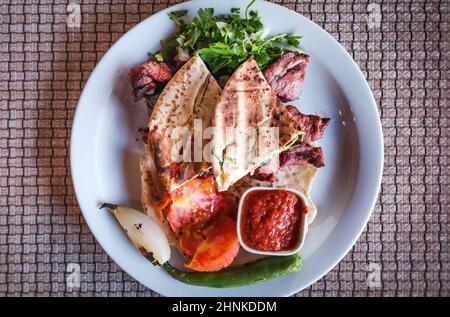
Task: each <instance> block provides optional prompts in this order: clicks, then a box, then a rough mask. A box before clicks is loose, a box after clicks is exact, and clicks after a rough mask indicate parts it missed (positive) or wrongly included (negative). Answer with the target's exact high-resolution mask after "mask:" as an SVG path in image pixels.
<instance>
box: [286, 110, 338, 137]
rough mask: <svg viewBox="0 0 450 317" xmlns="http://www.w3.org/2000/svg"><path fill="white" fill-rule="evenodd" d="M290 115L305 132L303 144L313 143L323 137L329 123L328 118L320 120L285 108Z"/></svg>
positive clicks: (317, 117)
mask: <svg viewBox="0 0 450 317" xmlns="http://www.w3.org/2000/svg"><path fill="white" fill-rule="evenodd" d="M286 109H287V110H288V111H289V113H290V114H291V115H293V116H294V118H295V119H297V122H298V123H299V124H300V126H301V127H302V130H303V131H305V132H306V135H305V137H304V138H303V142H306V143H307V142H314V141H317V140H319V139H320V138H322V137H323V133H324V132H325V129H326V127H327V126H328V124H329V123H330V118H321V117H319V116H316V115H313V114H303V113H301V112H300V111H299V110H298V109H297V108H295V107H294V106H286Z"/></svg>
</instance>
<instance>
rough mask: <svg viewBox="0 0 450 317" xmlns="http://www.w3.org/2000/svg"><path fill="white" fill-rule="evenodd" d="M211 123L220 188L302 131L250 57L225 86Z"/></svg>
mask: <svg viewBox="0 0 450 317" xmlns="http://www.w3.org/2000/svg"><path fill="white" fill-rule="evenodd" d="M214 124H215V131H214V136H213V139H212V148H213V157H212V164H213V170H214V176H215V177H216V181H217V184H218V188H219V190H220V191H224V190H227V189H228V188H229V187H230V186H231V185H232V184H233V183H234V182H236V181H237V180H239V179H241V178H242V177H244V176H245V175H246V174H248V173H249V172H250V171H252V170H254V169H255V168H257V167H258V166H260V165H261V164H262V163H264V162H265V161H267V160H269V159H270V158H272V157H274V156H275V155H277V154H279V153H280V152H282V151H283V150H284V149H285V148H286V146H287V145H289V144H290V143H292V142H294V141H295V140H296V139H297V138H298V136H299V135H300V134H301V133H302V131H301V127H300V126H299V124H298V123H297V121H296V120H295V118H294V117H293V116H292V115H291V114H290V113H289V111H287V110H286V108H285V106H284V105H283V103H282V102H281V101H280V100H279V99H278V97H277V96H276V94H275V93H274V92H273V90H272V88H271V87H270V85H269V84H268V83H267V81H266V79H265V78H264V76H263V74H262V72H261V70H260V69H259V67H258V64H257V63H256V61H255V60H254V59H253V57H251V58H249V59H248V60H247V61H246V62H244V63H243V64H242V65H241V66H239V67H238V68H237V69H236V71H235V72H234V74H233V75H232V76H231V78H230V79H229V81H228V83H227V84H226V86H225V87H224V90H223V92H222V95H221V96H220V100H219V102H218V104H217V106H216V110H215V116H214Z"/></svg>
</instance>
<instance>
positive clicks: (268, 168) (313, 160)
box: [251, 143, 325, 182]
mask: <svg viewBox="0 0 450 317" xmlns="http://www.w3.org/2000/svg"><path fill="white" fill-rule="evenodd" d="M303 164H311V165H314V166H315V167H317V168H319V167H323V166H325V163H324V159H323V151H322V148H321V147H313V146H311V145H310V144H308V143H297V144H294V146H293V147H292V148H291V149H289V150H286V151H284V152H281V153H280V154H279V155H278V156H277V157H275V158H273V159H271V160H270V161H268V162H267V163H265V164H263V165H261V166H260V167H258V168H257V169H255V170H254V171H253V174H252V175H251V176H252V177H253V178H255V179H257V180H260V181H269V182H275V181H276V180H278V178H277V176H276V173H277V171H278V169H280V168H281V169H282V168H285V167H286V166H290V165H303Z"/></svg>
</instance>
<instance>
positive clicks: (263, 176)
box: [251, 155, 280, 182]
mask: <svg viewBox="0 0 450 317" xmlns="http://www.w3.org/2000/svg"><path fill="white" fill-rule="evenodd" d="M279 164H280V163H279V159H278V155H277V156H275V157H274V158H273V159H271V160H270V161H268V162H265V163H264V164H263V165H261V166H260V167H258V168H257V169H255V170H254V171H253V174H252V175H251V176H252V177H253V178H254V179H257V180H260V181H269V182H274V181H276V180H277V176H276V175H275V174H276V172H277V171H278V169H279Z"/></svg>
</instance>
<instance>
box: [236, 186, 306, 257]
mask: <svg viewBox="0 0 450 317" xmlns="http://www.w3.org/2000/svg"><path fill="white" fill-rule="evenodd" d="M242 208H243V210H242V214H241V234H242V239H243V240H244V242H245V244H247V245H248V246H249V247H251V248H253V249H256V250H261V251H285V250H290V249H293V248H294V247H295V246H296V245H297V243H298V241H299V238H300V237H299V235H300V224H301V213H307V212H308V207H307V206H305V204H304V203H303V200H302V199H301V198H300V197H298V195H296V194H295V193H293V192H290V191H287V190H283V189H277V190H254V191H251V192H250V193H248V194H247V196H246V197H245V200H244V203H243V206H242Z"/></svg>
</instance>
